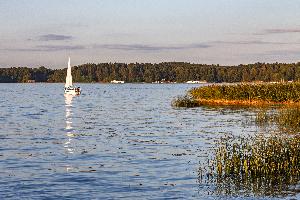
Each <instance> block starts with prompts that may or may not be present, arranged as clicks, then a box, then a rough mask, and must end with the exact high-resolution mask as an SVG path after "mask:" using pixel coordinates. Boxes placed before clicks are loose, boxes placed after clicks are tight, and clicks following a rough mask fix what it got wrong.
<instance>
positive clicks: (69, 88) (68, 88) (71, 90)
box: [65, 57, 81, 95]
mask: <svg viewBox="0 0 300 200" xmlns="http://www.w3.org/2000/svg"><path fill="white" fill-rule="evenodd" d="M80 93H81V89H80V87H75V86H73V81H72V74H71V59H70V57H69V62H68V70H67V76H66V84H65V94H71V95H79V94H80Z"/></svg>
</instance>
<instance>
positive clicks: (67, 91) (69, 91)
mask: <svg viewBox="0 0 300 200" xmlns="http://www.w3.org/2000/svg"><path fill="white" fill-rule="evenodd" d="M65 94H70V95H80V94H81V90H80V88H65Z"/></svg>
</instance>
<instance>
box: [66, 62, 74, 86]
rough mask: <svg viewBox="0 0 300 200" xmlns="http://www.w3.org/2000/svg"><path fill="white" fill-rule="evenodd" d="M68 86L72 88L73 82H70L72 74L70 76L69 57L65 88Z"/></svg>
mask: <svg viewBox="0 0 300 200" xmlns="http://www.w3.org/2000/svg"><path fill="white" fill-rule="evenodd" d="M70 86H73V82H72V74H71V59H70V57H69V62H68V70H67V76H66V84H65V87H70Z"/></svg>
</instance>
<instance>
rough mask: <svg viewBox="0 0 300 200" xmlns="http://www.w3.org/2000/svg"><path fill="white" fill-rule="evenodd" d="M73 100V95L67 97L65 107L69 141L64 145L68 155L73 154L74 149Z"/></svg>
mask: <svg viewBox="0 0 300 200" xmlns="http://www.w3.org/2000/svg"><path fill="white" fill-rule="evenodd" d="M72 99H73V95H68V94H66V95H65V107H66V128H65V130H66V132H67V134H66V135H67V141H66V142H65V143H64V148H65V149H66V151H67V153H70V154H73V153H74V148H73V147H72V140H73V138H74V133H73V127H72V115H73V113H72Z"/></svg>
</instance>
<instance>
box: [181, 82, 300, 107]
mask: <svg viewBox="0 0 300 200" xmlns="http://www.w3.org/2000/svg"><path fill="white" fill-rule="evenodd" d="M188 95H190V96H191V98H192V99H193V100H195V101H197V102H198V105H199V106H200V105H258V106H261V105H269V104H295V103H299V102H300V83H299V82H294V83H260V84H250V83H247V84H244V83H242V84H235V85H209V86H204V87H199V88H194V89H192V90H190V91H189V92H188ZM178 101H180V99H178ZM178 104H180V103H178Z"/></svg>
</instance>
